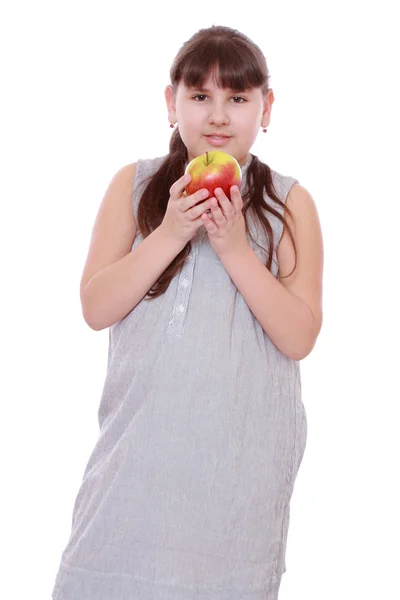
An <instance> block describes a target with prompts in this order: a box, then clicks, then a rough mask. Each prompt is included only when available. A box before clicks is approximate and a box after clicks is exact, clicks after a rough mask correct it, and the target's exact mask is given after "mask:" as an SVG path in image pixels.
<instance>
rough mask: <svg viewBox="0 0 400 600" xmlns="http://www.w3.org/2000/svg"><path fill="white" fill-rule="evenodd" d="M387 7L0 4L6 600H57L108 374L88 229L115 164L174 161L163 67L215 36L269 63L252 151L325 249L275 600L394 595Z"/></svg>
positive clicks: (395, 91) (397, 589)
mask: <svg viewBox="0 0 400 600" xmlns="http://www.w3.org/2000/svg"><path fill="white" fill-rule="evenodd" d="M395 4H396V3H395V2H394V1H393V2H389V1H386V0H383V1H382V0H381V1H380V2H376V3H373V2H369V1H364V2H361V1H360V2H355V1H354V0H353V1H351V0H350V1H346V2H344V1H341V2H338V1H336V2H331V3H327V2H317V1H311V0H303V1H302V2H296V1H294V0H293V1H292V2H288V1H284V0H279V1H274V2H268V1H267V2H266V1H264V2H260V3H256V2H251V1H250V0H247V1H246V2H243V3H240V4H239V3H237V4H235V3H227V2H215V3H213V2H204V3H201V2H195V3H193V2H188V1H185V2H166V3H164V4H163V5H160V6H158V5H155V4H154V3H153V2H148V3H142V2H139V3H138V4H137V5H136V4H135V3H134V2H133V1H131V2H122V1H120V2H118V1H113V2H99V1H97V2H94V1H93V2H88V1H83V0H80V1H79V2H77V1H74V2H71V1H69V2H56V1H52V2H50V1H49V2H44V1H37V2H31V3H28V2H17V1H14V2H13V3H11V2H10V3H8V6H7V7H5V6H3V8H2V9H1V14H0V23H1V25H0V45H1V46H0V51H1V52H0V55H1V71H2V75H1V80H2V84H3V85H2V88H3V90H2V93H1V99H0V101H1V134H0V138H1V142H0V143H1V165H2V168H1V213H2V218H1V263H2V264H1V283H2V286H1V287H2V290H3V291H2V295H1V316H2V376H1V383H2V393H1V399H2V402H1V408H2V420H1V424H2V427H1V436H0V439H1V448H0V450H1V461H2V479H1V483H2V490H3V492H2V495H1V516H2V526H1V542H0V543H1V546H2V553H3V552H4V555H3V559H2V577H1V579H0V596H1V597H2V598H4V599H7V600H21V599H22V598H29V600H50V597H51V590H52V586H53V581H54V578H55V575H56V571H57V569H58V565H59V561H60V558H61V552H62V551H63V549H64V547H65V545H66V543H67V540H68V536H69V532H70V525H71V517H72V508H73V502H74V500H75V497H76V494H77V491H78V487H79V484H80V481H81V477H82V474H83V470H84V467H85V465H86V461H87V460H88V457H89V454H90V452H91V450H92V448H93V446H94V444H95V442H96V440H97V435H98V424H97V409H98V403H99V399H100V394H101V391H102V386H103V382H104V377H105V373H106V361H107V347H108V330H107V329H106V330H103V331H99V332H96V331H92V330H91V329H90V328H89V327H88V326H87V325H86V323H85V322H84V320H83V317H82V313H81V307H80V299H79V283H80V277H81V273H82V269H83V266H84V262H85V259H86V254H87V250H88V246H89V240H90V234H91V230H92V226H93V223H94V219H95V216H96V213H97V210H98V207H99V204H100V202H101V199H102V197H103V194H104V192H105V190H106V188H107V186H108V184H109V182H110V180H111V178H112V177H113V175H114V174H115V173H116V171H117V170H118V169H120V168H121V167H122V166H123V165H125V164H127V163H130V162H133V161H136V160H137V159H138V158H151V157H155V156H161V155H163V154H166V153H167V152H168V141H169V137H170V134H171V130H170V128H169V123H168V119H167V110H166V106H165V101H164V88H165V86H166V85H167V84H168V83H169V80H168V75H169V67H170V65H171V63H172V60H173V58H174V57H175V55H176V53H177V51H178V50H179V48H180V46H181V44H182V43H183V42H184V41H186V40H187V39H188V38H189V37H191V35H192V34H193V33H195V32H196V31H197V30H198V29H199V28H200V27H207V26H210V25H212V24H213V23H215V24H219V25H228V26H231V27H237V28H238V29H239V30H241V31H243V33H245V34H246V35H248V36H250V37H251V38H252V39H253V40H254V41H255V42H256V43H257V44H258V45H259V46H260V47H261V49H262V50H263V52H264V54H265V56H266V58H267V63H268V67H269V69H270V74H271V81H270V84H271V86H272V88H273V90H274V93H275V103H274V105H273V108H272V118H271V124H270V126H269V128H268V133H267V134H266V135H264V134H263V133H262V132H261V130H260V135H259V138H258V139H257V141H256V144H255V145H254V146H253V148H252V152H253V153H255V154H257V155H258V156H259V157H260V158H261V159H262V160H264V161H265V162H267V163H268V164H269V165H270V166H271V167H272V168H273V169H275V170H277V171H279V172H281V173H282V174H286V175H291V176H294V177H296V178H297V179H299V181H300V183H301V184H302V185H303V186H304V187H306V188H307V189H308V190H309V191H310V193H311V194H312V196H313V198H314V200H315V202H316V204H317V208H318V211H319V215H320V220H321V225H322V229H323V235H324V245H325V274H324V325H323V329H322V332H321V334H320V337H319V339H318V342H317V345H316V346H315V348H314V351H313V352H312V354H311V355H310V356H309V357H307V358H306V359H305V360H304V361H302V363H301V369H302V381H303V402H304V404H305V407H306V411H307V417H308V441H307V448H306V452H305V455H304V459H303V463H302V465H301V468H300V471H299V474H298V478H297V482H296V485H295V491H294V494H293V496H292V503H291V507H292V508H291V522H290V528H289V537H288V548H287V555H286V563H287V572H286V573H285V575H284V576H283V579H282V584H281V591H280V596H279V599H280V600H300V599H301V600H302V599H304V600H321V599H323V600H338V599H339V598H340V600H354V599H358V598H360V599H363V600H376V599H377V598H379V599H385V600H395V599H398V598H399V597H400V583H399V580H398V574H399V569H398V565H399V558H400V557H399V548H398V546H399V534H400V530H399V512H398V510H399V506H400V496H399V492H398V486H397V481H398V479H399V467H398V463H399V442H398V440H399V435H398V415H399V411H398V406H399V401H400V394H399V387H398V383H399V377H398V371H399V366H398V363H399V346H398V340H399V334H400V331H399V319H398V307H399V304H400V303H399V294H398V283H397V279H398V276H399V268H398V263H399V250H398V239H399V227H398V203H399V200H400V198H399V192H398V174H399V169H398V161H399V148H398V140H399V133H400V128H399V117H398V114H399V106H400V98H399V88H398V76H399V64H398V59H399V56H400V48H399V44H398V41H397V40H398V26H397V25H398V22H397V21H396V19H395V17H394V9H395ZM77 600H79V599H77ZM110 600H111V599H110Z"/></svg>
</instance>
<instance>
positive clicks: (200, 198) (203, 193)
mask: <svg viewBox="0 0 400 600" xmlns="http://www.w3.org/2000/svg"><path fill="white" fill-rule="evenodd" d="M209 195H210V194H209V192H208V190H206V189H201V190H197V192H195V193H194V194H191V195H190V196H188V197H187V198H185V199H184V200H183V202H182V210H183V211H186V210H189V208H192V207H194V206H196V204H199V203H201V202H204V200H205V199H206V198H207V197H208V196H209Z"/></svg>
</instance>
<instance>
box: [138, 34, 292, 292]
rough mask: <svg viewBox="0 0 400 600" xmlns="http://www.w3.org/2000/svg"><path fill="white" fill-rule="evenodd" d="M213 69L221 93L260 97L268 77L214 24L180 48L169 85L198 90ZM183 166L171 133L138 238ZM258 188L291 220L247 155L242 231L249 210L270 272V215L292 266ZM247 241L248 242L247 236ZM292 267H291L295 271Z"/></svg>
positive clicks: (241, 43)
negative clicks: (250, 92)
mask: <svg viewBox="0 0 400 600" xmlns="http://www.w3.org/2000/svg"><path fill="white" fill-rule="evenodd" d="M215 69H218V76H219V82H218V83H219V85H220V86H221V87H222V88H231V89H234V90H237V91H244V90H246V89H249V88H261V91H262V94H263V97H266V95H267V93H268V90H269V88H268V80H269V78H270V75H269V72H268V67H267V64H266V60H265V57H264V55H263V53H262V52H261V50H260V48H259V47H258V46H257V45H256V44H254V42H252V41H251V40H250V39H249V38H247V37H246V36H245V35H244V34H242V33H240V32H239V31H237V30H235V29H231V28H229V27H223V26H216V25H213V26H212V27H210V28H208V29H200V30H199V31H198V32H197V33H195V34H194V35H193V36H192V37H191V38H190V39H189V40H188V41H187V42H185V43H184V44H183V46H182V47H181V49H180V50H179V52H178V54H177V56H176V58H175V60H174V62H173V64H172V67H171V70H170V78H171V85H172V86H173V87H174V89H175V90H176V88H177V86H178V84H179V82H180V81H181V80H182V81H183V82H184V83H185V85H186V86H188V87H189V86H193V87H199V86H200V87H201V86H202V85H203V83H204V81H205V79H206V78H207V75H208V73H210V72H213V71H214V70H215ZM187 162H188V153H187V148H186V146H185V144H184V143H183V141H182V139H181V136H180V134H179V130H178V129H175V131H174V132H173V134H172V136H171V141H170V145H169V154H168V155H167V156H166V158H165V159H164V161H163V162H162V164H161V165H160V167H159V169H158V170H157V172H156V173H154V174H153V175H151V176H150V177H149V178H148V184H147V186H146V188H145V190H144V192H143V194H142V197H141V199H140V202H139V206H138V215H137V218H138V230H140V232H141V234H142V236H143V237H144V238H145V237H147V236H148V235H149V234H150V233H151V232H152V231H154V229H156V228H157V227H158V226H159V225H161V223H162V221H163V218H164V215H165V212H166V209H167V204H168V201H169V190H170V188H171V186H172V184H173V183H175V181H177V180H178V179H179V178H180V177H182V175H183V174H184V170H185V166H186V164H187ZM264 189H265V190H266V192H267V194H268V196H269V197H270V198H272V199H273V200H275V201H276V202H277V204H278V205H280V206H282V207H283V208H284V210H286V211H287V212H288V213H289V215H290V216H292V214H291V211H290V210H289V208H288V207H286V206H285V204H284V203H283V202H282V201H281V200H280V199H279V197H278V194H277V193H276V190H275V188H274V185H273V181H272V174H271V169H270V167H269V166H268V165H266V164H265V163H262V162H261V161H260V160H259V159H258V157H257V156H255V155H253V158H252V161H251V163H250V165H249V166H248V170H247V191H246V192H245V193H244V195H242V198H243V215H244V217H245V224H246V232H247V233H249V235H250V236H251V234H250V232H249V228H248V223H247V220H246V212H247V210H248V209H249V207H250V206H252V207H253V210H254V211H255V213H256V217H258V218H259V220H260V222H261V223H262V225H263V226H264V228H265V231H266V234H267V239H268V259H267V263H266V267H267V269H268V270H271V265H272V255H273V229H272V227H271V224H270V222H269V220H268V218H267V217H266V216H265V214H264V211H267V212H269V213H271V214H272V215H274V216H276V217H277V218H278V219H280V220H281V221H282V222H283V224H284V226H286V227H287V228H288V231H289V235H290V237H291V240H292V243H293V246H294V250H295V255H296V264H297V251H296V246H295V241H294V238H293V235H292V232H291V230H290V227H289V224H288V223H287V221H286V219H285V218H284V217H283V216H282V215H281V214H280V213H279V212H278V211H277V210H275V209H274V208H273V207H272V206H269V205H268V204H267V202H266V201H265V199H264ZM249 190H250V191H249ZM251 239H253V238H252V237H251ZM253 241H255V240H253ZM255 243H257V242H255ZM257 245H259V244H257ZM190 250H191V244H190V242H188V243H187V244H186V246H185V247H184V248H183V250H181V252H180V253H179V254H178V255H177V256H176V257H175V259H174V260H173V261H172V262H171V264H170V265H169V266H168V267H167V268H166V269H165V271H164V273H163V274H162V275H161V276H160V277H159V279H158V281H156V283H155V284H154V285H153V287H152V289H151V290H150V291H149V292H148V294H147V298H146V299H149V300H150V299H152V298H156V297H157V296H160V295H161V294H163V293H164V292H165V290H166V289H167V288H168V286H169V284H170V282H171V280H172V279H173V277H175V275H176V274H177V273H179V271H180V270H181V268H182V266H183V264H184V262H185V260H186V258H187V256H188V255H189V253H190ZM296 264H295V267H294V268H296ZM293 270H294V269H293ZM292 273H293V271H292ZM286 277H288V275H287V276H286Z"/></svg>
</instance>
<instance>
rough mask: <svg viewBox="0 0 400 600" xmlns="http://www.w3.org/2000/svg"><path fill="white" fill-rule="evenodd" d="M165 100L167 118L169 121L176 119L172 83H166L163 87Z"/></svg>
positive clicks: (172, 121)
mask: <svg viewBox="0 0 400 600" xmlns="http://www.w3.org/2000/svg"><path fill="white" fill-rule="evenodd" d="M164 94H165V101H166V103H167V109H168V118H169V120H170V121H171V123H174V122H175V121H176V104H175V92H174V88H173V87H172V85H167V87H166V88H165V92H164Z"/></svg>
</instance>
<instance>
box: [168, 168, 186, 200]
mask: <svg viewBox="0 0 400 600" xmlns="http://www.w3.org/2000/svg"><path fill="white" fill-rule="evenodd" d="M191 180H192V176H191V175H190V174H189V173H186V175H182V177H180V178H179V179H178V180H177V181H175V183H173V184H172V185H171V187H170V189H169V195H170V196H171V198H172V199H173V200H178V199H179V198H181V197H182V194H183V192H184V191H185V187H186V186H187V185H188V183H190V181H191Z"/></svg>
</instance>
